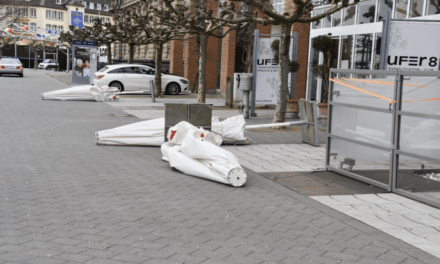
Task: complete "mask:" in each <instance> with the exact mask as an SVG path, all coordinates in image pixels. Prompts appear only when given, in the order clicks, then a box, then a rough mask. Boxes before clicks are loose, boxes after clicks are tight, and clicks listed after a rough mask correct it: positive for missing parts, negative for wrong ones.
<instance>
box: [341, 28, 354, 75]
mask: <svg viewBox="0 0 440 264" xmlns="http://www.w3.org/2000/svg"><path fill="white" fill-rule="evenodd" d="M352 52H353V36H351V35H349V36H342V50H341V66H340V69H351V61H352Z"/></svg>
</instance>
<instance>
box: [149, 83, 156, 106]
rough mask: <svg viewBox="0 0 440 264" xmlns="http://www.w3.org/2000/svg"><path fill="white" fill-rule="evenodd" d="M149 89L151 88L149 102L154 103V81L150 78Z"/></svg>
mask: <svg viewBox="0 0 440 264" xmlns="http://www.w3.org/2000/svg"><path fill="white" fill-rule="evenodd" d="M150 87H151V88H150V90H151V102H153V103H155V102H156V98H155V97H154V81H153V80H151V81H150Z"/></svg>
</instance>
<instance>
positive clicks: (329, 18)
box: [322, 8, 332, 28]
mask: <svg viewBox="0 0 440 264" xmlns="http://www.w3.org/2000/svg"><path fill="white" fill-rule="evenodd" d="M328 10H329V9H328V8H326V9H324V11H323V12H327V11H328ZM322 22H323V23H322V28H329V27H331V26H332V24H331V23H332V16H331V15H330V16H326V17H324V18H323V19H322Z"/></svg>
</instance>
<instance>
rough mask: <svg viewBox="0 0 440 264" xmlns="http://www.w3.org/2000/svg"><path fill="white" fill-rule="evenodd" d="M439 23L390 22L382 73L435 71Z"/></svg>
mask: <svg viewBox="0 0 440 264" xmlns="http://www.w3.org/2000/svg"><path fill="white" fill-rule="evenodd" d="M439 44H440V23H436V22H418V21H417V20H413V21H392V20H391V22H390V27H389V35H388V54H387V55H388V56H387V58H386V65H387V66H386V69H387V70H391V71H438V70H439V60H440V58H439V57H440V49H439Z"/></svg>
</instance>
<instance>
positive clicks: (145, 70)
mask: <svg viewBox="0 0 440 264" xmlns="http://www.w3.org/2000/svg"><path fill="white" fill-rule="evenodd" d="M139 70H140V73H142V74H147V75H155V71H154V70H153V69H150V68H139Z"/></svg>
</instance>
